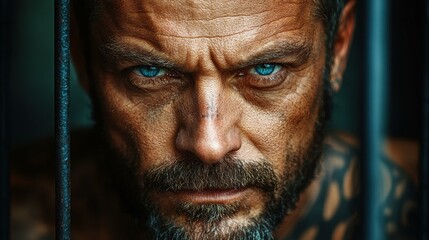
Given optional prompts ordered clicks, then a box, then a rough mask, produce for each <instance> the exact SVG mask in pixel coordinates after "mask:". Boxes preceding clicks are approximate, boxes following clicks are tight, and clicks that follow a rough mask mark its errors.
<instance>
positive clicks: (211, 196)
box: [175, 188, 250, 204]
mask: <svg viewBox="0 0 429 240" xmlns="http://www.w3.org/2000/svg"><path fill="white" fill-rule="evenodd" d="M249 191H250V189H249V188H231V189H203V190H181V191H177V192H175V194H176V196H177V198H178V200H181V201H185V202H191V203H194V204H209V203H210V204H230V203H233V202H237V201H239V200H241V199H243V198H244V197H245V195H247V193H248V192H249Z"/></svg>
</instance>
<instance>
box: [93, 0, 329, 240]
mask: <svg viewBox="0 0 429 240" xmlns="http://www.w3.org/2000/svg"><path fill="white" fill-rule="evenodd" d="M314 7H315V6H314V4H313V1H304V0H302V1H301V0H299V1H297V0H294V1H291V0H283V1H277V0H268V1H263V2H261V1H256V0H254V1H253V0H251V1H249V0H246V1H227V0H225V1H206V0H178V1H168V0H158V1H144V0H130V1H99V3H98V7H97V8H96V9H95V10H94V11H95V12H94V20H93V22H92V23H91V27H90V29H91V39H92V40H91V46H92V48H91V50H92V57H93V62H92V65H91V66H92V72H93V76H94V78H95V79H93V81H94V83H93V84H94V88H95V92H96V94H95V96H96V97H95V98H96V102H98V103H99V104H100V105H99V106H98V107H99V108H100V114H101V119H102V124H103V129H104V130H105V131H106V133H107V137H108V139H109V142H110V144H111V145H112V147H113V150H114V152H115V153H116V154H117V156H118V158H117V159H116V161H123V162H124V163H126V165H127V166H129V167H130V170H132V171H131V172H132V173H133V176H134V177H133V179H135V184H136V185H137V186H138V191H139V192H140V193H141V198H138V199H132V200H130V201H134V202H135V201H137V202H138V201H144V202H145V203H143V202H140V205H142V206H143V208H145V210H144V212H145V214H146V215H148V216H140V217H141V218H150V222H152V225H151V227H153V228H159V229H161V230H159V229H158V230H154V231H155V232H157V231H158V232H167V230H168V229H170V230H171V229H175V230H174V231H177V232H181V234H182V233H183V234H185V235H187V236H188V237H190V238H192V237H194V238H197V239H202V237H201V236H199V234H202V235H204V234H212V235H211V236H209V238H210V237H214V238H216V239H224V238H227V237H226V236H228V235H229V234H236V235H235V236H241V237H242V238H244V237H243V236H244V235H243V233H238V232H240V231H241V230H242V229H253V230H252V231H258V230H255V229H258V228H261V227H259V225H258V224H263V223H264V222H265V223H266V225H268V226H269V227H268V228H267V229H268V230H267V229H265V230H261V231H268V232H269V231H271V230H272V229H270V227H274V226H272V225H276V224H278V223H279V221H280V220H281V219H282V218H283V216H284V214H285V212H287V211H289V210H290V209H289V208H292V207H293V205H294V203H295V201H296V196H297V195H298V194H299V192H300V191H302V189H303V186H305V184H306V182H307V181H308V180H309V179H311V178H312V175H313V173H312V172H313V171H312V169H313V167H309V166H312V164H313V163H314V162H315V160H317V158H318V156H319V152H320V147H319V143H320V134H318V132H317V130H318V129H317V128H318V127H317V126H318V125H321V124H320V122H319V121H323V120H321V118H320V113H321V112H322V110H323V109H322V105H323V104H322V97H323V81H322V77H323V72H324V67H325V35H324V31H323V26H322V23H321V22H320V21H318V20H317V19H316V18H315V17H314V15H313V11H314ZM319 130H320V129H319ZM308 169H310V170H308ZM275 211H280V212H275ZM273 212H275V213H273ZM138 214H140V213H138ZM272 215H274V217H273V216H272ZM267 222H268V223H267ZM154 223H156V224H154ZM148 224H149V225H150V223H148ZM244 231H246V230H244ZM249 231H250V230H249ZM177 234H178V233H177ZM240 234H241V235H240ZM254 236H256V235H254ZM260 236H262V235H260ZM166 237H168V236H166Z"/></svg>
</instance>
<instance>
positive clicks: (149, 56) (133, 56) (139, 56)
mask: <svg viewBox="0 0 429 240" xmlns="http://www.w3.org/2000/svg"><path fill="white" fill-rule="evenodd" d="M312 49H313V45H312V42H309V41H301V42H291V41H280V42H278V43H275V44H274V46H273V47H270V48H267V49H265V50H263V51H261V52H259V53H256V54H254V55H251V56H250V57H246V58H245V59H244V60H241V61H239V62H238V63H234V66H233V67H232V68H233V69H241V68H245V67H249V66H254V65H258V64H262V63H269V62H272V61H274V60H279V59H291V60H292V61H293V64H295V65H297V66H299V65H301V64H303V63H305V62H306V61H307V60H308V59H309V58H310V56H311V53H312ZM99 50H100V53H101V55H102V56H103V59H104V60H103V61H107V62H108V63H110V64H113V63H116V62H123V61H127V62H133V63H138V64H139V65H153V66H157V67H162V68H168V69H173V70H180V69H181V66H180V65H178V64H177V63H175V62H172V61H169V60H167V59H166V58H165V57H163V56H162V55H161V54H158V53H156V52H155V51H153V50H146V49H144V48H141V47H134V46H130V45H128V44H125V43H121V42H109V43H106V44H102V45H101V46H100V48H99Z"/></svg>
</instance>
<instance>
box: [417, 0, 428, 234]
mask: <svg viewBox="0 0 429 240" xmlns="http://www.w3.org/2000/svg"><path fill="white" fill-rule="evenodd" d="M423 2H424V3H423V7H424V8H423V11H422V14H423V21H424V22H423V23H422V26H423V28H424V29H423V31H424V65H423V71H424V72H423V104H422V105H423V111H422V113H423V117H422V119H423V123H422V139H421V140H422V141H421V142H422V144H421V153H420V172H419V174H420V192H421V195H420V209H421V211H420V239H422V240H428V239H429V234H428V231H429V1H427V0H426V1H423Z"/></svg>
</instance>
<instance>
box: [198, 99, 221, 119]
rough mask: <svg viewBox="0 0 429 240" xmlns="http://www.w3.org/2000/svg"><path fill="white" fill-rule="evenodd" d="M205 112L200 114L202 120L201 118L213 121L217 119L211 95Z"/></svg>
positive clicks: (217, 114) (217, 115)
mask: <svg viewBox="0 0 429 240" xmlns="http://www.w3.org/2000/svg"><path fill="white" fill-rule="evenodd" d="M205 110H206V111H205V113H203V114H201V118H202V119H203V118H207V119H214V118H216V117H219V113H218V111H217V107H216V104H215V101H214V96H213V95H211V96H210V98H209V101H208V103H207V107H206V109H205Z"/></svg>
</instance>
